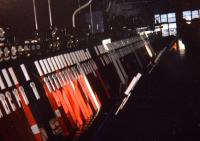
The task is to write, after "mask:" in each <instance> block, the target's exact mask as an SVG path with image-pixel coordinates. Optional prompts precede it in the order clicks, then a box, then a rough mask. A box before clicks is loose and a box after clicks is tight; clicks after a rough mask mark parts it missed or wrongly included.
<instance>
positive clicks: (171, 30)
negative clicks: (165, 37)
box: [169, 23, 177, 36]
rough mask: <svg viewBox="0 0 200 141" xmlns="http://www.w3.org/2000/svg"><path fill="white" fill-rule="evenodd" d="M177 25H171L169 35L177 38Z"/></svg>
mask: <svg viewBox="0 0 200 141" xmlns="http://www.w3.org/2000/svg"><path fill="white" fill-rule="evenodd" d="M176 29H177V25H176V23H169V35H174V36H176V34H177V30H176Z"/></svg>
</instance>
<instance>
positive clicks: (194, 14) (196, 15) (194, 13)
mask: <svg viewBox="0 0 200 141" xmlns="http://www.w3.org/2000/svg"><path fill="white" fill-rule="evenodd" d="M195 18H199V11H198V10H194V11H192V19H195Z"/></svg>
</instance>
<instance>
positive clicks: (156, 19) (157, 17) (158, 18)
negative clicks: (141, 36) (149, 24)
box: [155, 15, 160, 24]
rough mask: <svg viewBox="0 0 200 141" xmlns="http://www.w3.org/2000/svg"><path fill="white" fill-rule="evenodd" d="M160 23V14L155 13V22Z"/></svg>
mask: <svg viewBox="0 0 200 141" xmlns="http://www.w3.org/2000/svg"><path fill="white" fill-rule="evenodd" d="M158 23H160V15H155V24H158Z"/></svg>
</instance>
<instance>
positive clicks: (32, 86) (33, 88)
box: [30, 82, 40, 100]
mask: <svg viewBox="0 0 200 141" xmlns="http://www.w3.org/2000/svg"><path fill="white" fill-rule="evenodd" d="M30 86H31V88H32V90H33V93H34V95H35V98H36V99H37V100H39V99H40V95H39V93H38V90H37V88H36V86H35V83H34V82H31V83H30Z"/></svg>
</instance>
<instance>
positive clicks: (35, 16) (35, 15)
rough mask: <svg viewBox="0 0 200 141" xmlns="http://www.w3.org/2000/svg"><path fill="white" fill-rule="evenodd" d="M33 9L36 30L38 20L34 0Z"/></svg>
mask: <svg viewBox="0 0 200 141" xmlns="http://www.w3.org/2000/svg"><path fill="white" fill-rule="evenodd" d="M33 10H34V18H35V29H36V31H37V30H38V21H37V11H36V5H35V0H33Z"/></svg>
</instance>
